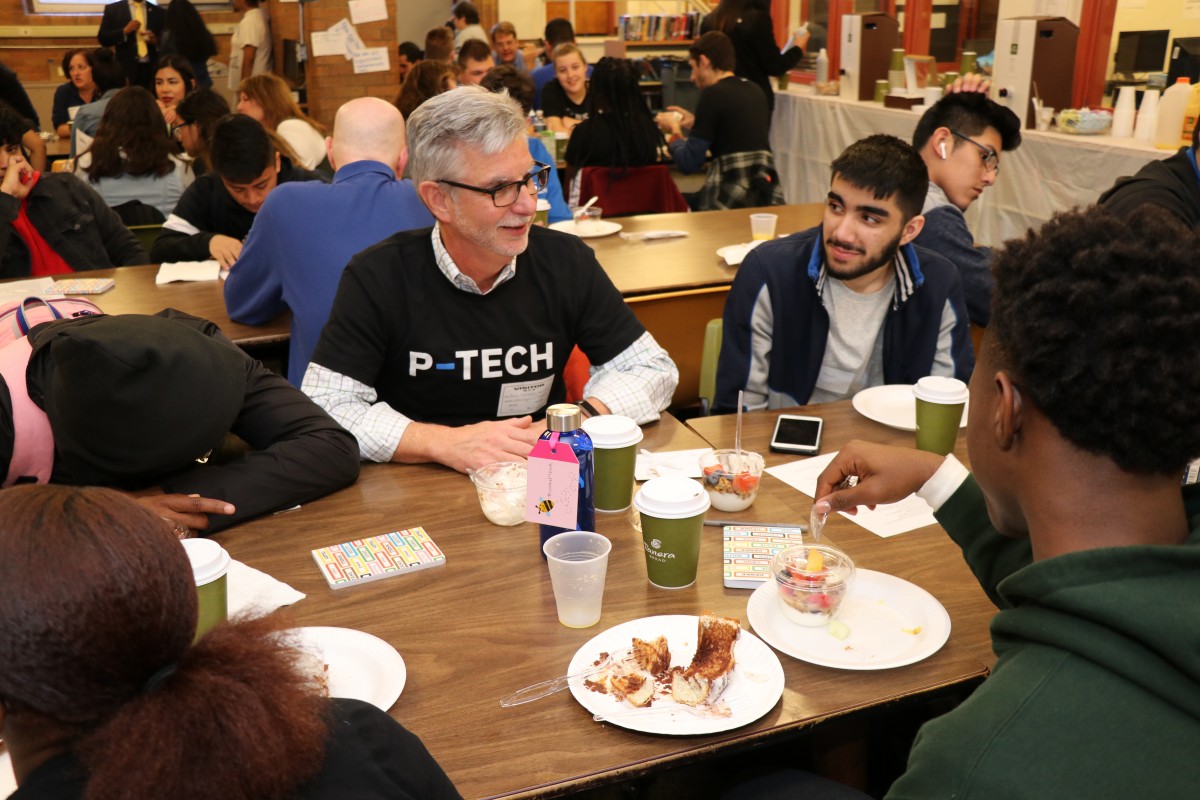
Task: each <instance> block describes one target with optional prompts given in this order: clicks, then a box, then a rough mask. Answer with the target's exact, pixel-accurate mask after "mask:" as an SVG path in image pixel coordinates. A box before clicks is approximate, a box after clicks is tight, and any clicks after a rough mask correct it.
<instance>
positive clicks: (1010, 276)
mask: <svg viewBox="0 0 1200 800" xmlns="http://www.w3.org/2000/svg"><path fill="white" fill-rule="evenodd" d="M1197 252H1200V238H1198V237H1197V236H1196V235H1194V234H1193V233H1192V232H1191V231H1190V230H1188V229H1185V228H1184V227H1182V226H1181V225H1179V224H1178V223H1176V222H1175V221H1173V220H1171V219H1169V218H1168V217H1167V216H1166V215H1163V214H1158V213H1155V212H1154V211H1153V210H1144V211H1139V212H1135V213H1134V214H1133V215H1131V216H1130V217H1129V218H1128V219H1119V218H1117V217H1116V216H1113V215H1112V214H1110V213H1108V212H1106V211H1103V210H1099V209H1096V208H1092V209H1088V210H1085V211H1082V212H1073V213H1070V214H1063V215H1059V216H1057V217H1055V218H1054V219H1053V220H1051V221H1050V222H1049V223H1047V224H1046V225H1045V226H1044V227H1043V228H1042V229H1041V231H1039V232H1037V233H1030V234H1029V235H1027V236H1026V238H1025V239H1024V240H1014V241H1012V242H1009V243H1008V245H1007V246H1006V247H1005V249H1004V250H1002V251H1000V252H999V253H998V254H997V255H996V257H995V260H994V262H993V270H994V272H995V277H996V291H995V294H994V295H993V301H992V317H991V324H990V326H989V327H988V335H987V338H985V339H984V343H983V347H982V348H981V350H980V353H979V358H978V361H977V362H976V364H975V371H974V374H973V375H972V377H971V385H970V390H971V401H970V411H969V417H968V422H967V444H968V448H969V452H970V458H971V465H972V467H973V469H974V472H973V474H972V473H968V472H967V470H966V468H965V467H963V465H962V464H960V463H959V462H958V461H957V460H956V459H955V458H954V457H953V456H948V457H945V458H943V457H942V456H935V455H932V454H929V453H922V452H919V451H915V450H911V449H906V448H894V447H883V446H881V445H872V444H867V443H863V442H857V443H853V444H851V445H849V446H847V447H845V448H843V449H842V451H841V452H840V453H839V454H838V456H837V457H836V458H835V459H834V460H833V462H832V463H831V464H830V465H829V467H828V468H827V469H826V470H825V471H824V472H823V473H822V474H821V476H820V479H819V481H818V485H817V497H818V498H819V500H818V503H817V506H818V510H820V509H821V508H826V509H827V510H829V509H831V510H834V511H840V510H853V509H855V508H856V507H858V506H860V505H874V504H877V503H887V502H892V501H896V500H899V499H901V498H903V497H905V496H907V495H908V494H909V493H911V492H914V491H916V492H917V493H918V494H919V495H920V496H921V497H923V498H924V499H925V500H926V501H928V502H929V504H930V505H931V506H932V507H933V508H934V509H935V511H936V515H937V518H938V521H939V522H940V523H941V524H942V526H943V527H944V528H945V529H946V531H947V532H948V533H949V534H950V536H951V537H952V538H953V539H954V540H955V542H957V543H958V544H959V545H960V546H961V547H962V551H963V556H964V557H965V558H966V560H967V562H968V564H969V565H970V566H971V569H972V571H973V572H974V573H975V575H976V577H977V578H978V579H979V582H980V584H981V585H982V586H983V588H984V590H985V591H986V592H987V593H988V596H989V597H991V598H992V600H993V602H995V603H996V605H997V606H998V607H999V609H1000V611H999V613H998V614H997V615H996V617H995V619H994V620H993V621H992V624H991V632H992V641H993V646H994V648H995V650H996V654H997V656H998V660H997V662H996V666H995V668H994V670H993V672H992V675H991V676H990V677H989V678H988V679H987V680H986V681H985V682H984V683H983V685H982V686H981V687H980V688H979V689H977V690H976V691H975V693H974V694H973V695H972V696H971V697H970V698H969V699H968V700H967V701H966V702H964V703H963V704H962V705H961V706H959V707H958V708H957V709H955V710H954V711H952V712H950V713H949V714H946V715H945V716H943V717H941V718H939V719H936V720H933V721H932V722H929V723H927V724H926V725H925V726H924V727H923V728H922V729H921V731H920V733H919V734H918V736H917V740H916V743H915V744H914V745H913V749H912V753H911V754H910V757H909V763H908V770H907V772H906V773H905V774H904V775H903V776H901V777H900V779H899V780H898V781H897V782H896V783H895V784H894V785H893V786H892V788H891V791H890V792H889V793H888V795H887V797H888V798H889V800H890V799H891V798H897V799H899V798H904V799H905V800H907V799H908V798H920V799H921V800H935V799H937V798H955V800H997V799H998V798H1003V799H1004V800H1012V799H1013V798H1038V800H1044V799H1045V798H1056V799H1058V798H1062V799H1063V800H1065V799H1067V798H1070V799H1071V800H1082V799H1083V798H1086V799H1087V800H1096V799H1097V798H1114V799H1115V798H1120V800H1128V798H1138V800H1148V799H1154V800H1157V799H1158V798H1172V800H1174V799H1175V798H1183V797H1196V796H1197V795H1198V794H1200V546H1198V545H1200V491H1196V489H1197V488H1198V487H1195V486H1185V487H1183V488H1182V490H1181V488H1180V477H1181V476H1182V475H1183V473H1184V470H1185V468H1186V466H1187V464H1188V462H1189V461H1190V460H1192V459H1195V458H1196V457H1197V456H1200V414H1198V413H1197V412H1196V398H1197V397H1200V355H1198V351H1197V348H1196V335H1197V333H1198V332H1200V272H1198V271H1197V269H1196V266H1195V264H1196V253H1197ZM851 475H854V476H857V477H858V478H859V482H858V484H857V485H856V486H855V487H853V488H850V489H840V490H836V491H835V488H834V487H836V486H837V485H838V484H840V483H841V482H842V481H843V479H845V478H846V477H848V476H851ZM792 777H793V776H787V777H785V776H779V775H776V776H770V777H769V778H767V779H765V780H762V781H759V782H756V783H757V786H756V787H753V788H754V791H753V792H752V793H751V794H746V790H747V789H751V788H752V787H748V786H744V787H742V788H741V790H740V794H739V796H746V797H750V796H753V797H755V798H766V797H785V796H798V795H796V794H795V791H794V790H795V788H796V786H797V785H798V780H801V779H807V778H808V776H794V777H796V778H797V780H796V781H794V780H792ZM823 796H834V795H823ZM836 796H839V797H840V796H842V795H840V794H838V795H836Z"/></svg>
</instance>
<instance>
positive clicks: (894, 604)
mask: <svg viewBox="0 0 1200 800" xmlns="http://www.w3.org/2000/svg"><path fill="white" fill-rule="evenodd" d="M746 615H747V616H748V617H749V618H750V624H751V625H752V626H753V627H754V632H755V633H757V634H758V635H759V636H761V637H762V638H763V639H765V640H766V641H767V642H768V643H769V644H770V645H771V646H772V647H774V648H775V649H776V650H779V651H780V652H782V653H786V654H787V655H789V656H791V657H792V658H798V659H800V660H801V661H807V662H808V663H810V664H817V665H818V666H822V667H835V668H837V669H858V670H871V669H891V668H893V667H903V666H905V665H906V664H915V663H916V662H918V661H921V660H923V659H926V658H929V656H931V655H933V654H934V653H936V652H937V651H938V650H940V649H941V648H942V645H944V644H945V643H946V640H947V639H949V638H950V615H949V614H947V613H946V609H945V608H944V607H943V606H942V604H941V603H939V602H938V601H937V598H935V597H934V596H933V595H931V594H930V593H929V592H927V591H925V590H924V589H922V588H921V587H920V586H917V585H915V584H912V583H909V582H908V581H906V580H904V579H903V578H897V577H896V576H895V575H888V574H886V573H883V572H875V571H873V570H869V569H860V570H856V571H855V573H854V582H853V583H852V584H850V589H849V590H848V591H847V593H846V598H845V599H844V600H843V601H842V607H841V608H840V609H839V610H838V615H837V619H839V620H841V622H842V623H843V624H844V625H846V626H847V627H848V628H849V629H850V635H849V636H848V637H846V638H845V639H836V638H834V637H833V636H832V635H831V634H830V633H829V629H828V628H827V627H826V626H821V627H819V628H806V627H804V626H803V625H797V624H796V623H794V622H791V621H789V620H788V619H787V618H786V617H784V616H783V611H782V609H780V607H779V595H778V590H777V589H776V587H775V581H774V580H771V581H768V582H767V583H764V584H763V585H762V586H759V587H758V588H757V589H755V590H754V593H753V594H752V595H750V602H749V604H748V605H747V607H746ZM912 631H918V632H917V633H913V632H912Z"/></svg>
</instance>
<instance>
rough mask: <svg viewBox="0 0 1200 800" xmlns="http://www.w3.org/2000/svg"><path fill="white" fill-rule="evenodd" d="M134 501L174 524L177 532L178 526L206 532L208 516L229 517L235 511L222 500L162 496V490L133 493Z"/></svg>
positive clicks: (178, 495)
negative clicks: (219, 515) (221, 515)
mask: <svg viewBox="0 0 1200 800" xmlns="http://www.w3.org/2000/svg"><path fill="white" fill-rule="evenodd" d="M135 499H136V500H137V501H138V502H139V503H141V504H142V505H144V506H145V507H146V508H148V509H150V510H151V511H153V512H154V513H155V514H158V515H159V516H160V517H162V518H163V519H165V520H170V521H171V522H173V523H175V524H176V531H177V532H178V531H179V527H178V526H183V527H184V528H190V529H191V530H195V531H203V530H207V529H208V515H209V514H224V515H229V514H232V513H234V512H235V511H236V510H237V509H235V508H234V507H233V504H232V503H226V502H225V501H224V500H213V499H211V498H208V497H200V496H199V495H194V494H164V493H163V491H162V489H150V490H147V491H146V492H142V493H135ZM179 538H181V539H184V538H187V536H186V534H180V537H179Z"/></svg>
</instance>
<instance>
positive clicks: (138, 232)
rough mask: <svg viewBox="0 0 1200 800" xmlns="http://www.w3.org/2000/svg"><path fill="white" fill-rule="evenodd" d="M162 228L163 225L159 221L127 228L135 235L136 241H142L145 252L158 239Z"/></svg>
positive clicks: (148, 250)
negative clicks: (154, 223) (153, 223)
mask: <svg viewBox="0 0 1200 800" xmlns="http://www.w3.org/2000/svg"><path fill="white" fill-rule="evenodd" d="M162 229H163V226H162V223H161V222H160V223H158V224H157V225H130V226H129V230H131V231H133V235H134V236H136V237H137V238H138V241H139V242H141V243H142V247H144V248H145V250H146V252H147V253H149V252H150V248H151V247H153V246H154V243H155V242H156V241H158V236H159V234H161V233H162Z"/></svg>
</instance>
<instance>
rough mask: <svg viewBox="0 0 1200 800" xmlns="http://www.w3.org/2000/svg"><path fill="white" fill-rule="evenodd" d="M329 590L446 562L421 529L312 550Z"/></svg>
mask: <svg viewBox="0 0 1200 800" xmlns="http://www.w3.org/2000/svg"><path fill="white" fill-rule="evenodd" d="M312 556H313V561H315V562H317V568H318V569H320V570H321V574H322V575H324V576H325V581H326V582H327V583H328V584H329V588H331V589H344V588H346V587H347V586H354V585H356V584H360V583H369V582H371V581H377V580H380V579H381V578H390V577H392V576H393V575H404V574H407V573H410V572H416V571H417V570H420V569H426V568H428V567H437V566H441V565H442V564H445V563H446V555H445V553H443V552H442V550H441V548H440V547H438V546H437V545H436V544H434V542H433V539H431V538H430V537H429V534H428V533H426V532H425V529H424V528H420V527H417V528H409V529H407V530H403V531H393V532H392V533H381V534H379V535H377V536H364V537H363V538H361V539H355V540H354V541H351V542H345V543H343V544H338V545H333V546H331V547H321V548H318V549H316V550H313V551H312Z"/></svg>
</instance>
